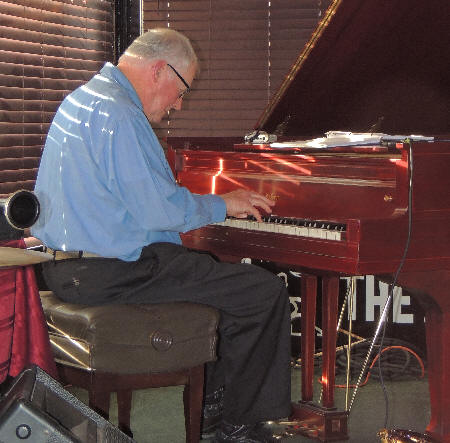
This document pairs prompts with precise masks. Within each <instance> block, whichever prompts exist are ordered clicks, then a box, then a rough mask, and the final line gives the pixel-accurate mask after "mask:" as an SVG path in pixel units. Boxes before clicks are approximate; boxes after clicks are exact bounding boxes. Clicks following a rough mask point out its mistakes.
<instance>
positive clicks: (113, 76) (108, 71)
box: [100, 62, 143, 109]
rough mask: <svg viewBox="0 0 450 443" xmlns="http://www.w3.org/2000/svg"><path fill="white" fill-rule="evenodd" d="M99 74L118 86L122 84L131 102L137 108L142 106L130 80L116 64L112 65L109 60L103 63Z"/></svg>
mask: <svg viewBox="0 0 450 443" xmlns="http://www.w3.org/2000/svg"><path fill="white" fill-rule="evenodd" d="M100 74H101V75H103V76H104V77H106V78H108V79H110V80H113V81H115V82H116V83H118V84H119V85H120V86H122V88H123V89H125V91H126V92H127V94H128V96H129V97H130V99H131V100H132V101H133V103H134V104H135V105H136V106H138V107H139V108H141V109H142V108H143V107H142V103H141V100H140V99H139V97H138V95H137V93H136V90H135V89H134V87H133V85H132V84H131V83H130V81H129V80H128V79H127V77H126V76H125V75H124V74H123V72H122V71H121V70H120V69H119V68H118V67H117V66H114V65H113V64H112V63H110V62H107V63H105V65H104V66H103V68H102V69H101V70H100Z"/></svg>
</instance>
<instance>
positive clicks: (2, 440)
mask: <svg viewBox="0 0 450 443" xmlns="http://www.w3.org/2000/svg"><path fill="white" fill-rule="evenodd" d="M14 442H29V443H91V442H92V443H94V442H98V443H133V442H134V440H133V439H131V438H130V437H128V436H127V435H126V434H124V433H123V432H122V431H120V429H119V428H117V427H116V426H114V425H113V424H111V423H110V422H108V421H107V420H105V419H104V418H103V417H101V416H100V415H98V414H97V413H96V412H94V411H93V410H92V409H90V408H89V407H88V406H86V405H85V404H84V403H83V402H81V401H80V400H78V399H77V398H76V397H74V396H73V395H72V394H71V393H70V392H68V391H67V390H65V389H64V388H63V387H62V386H61V384H60V383H58V382H57V381H56V380H55V379H54V378H52V377H50V376H49V375H48V374H47V373H46V372H45V371H43V370H42V369H41V368H39V367H38V366H31V367H29V368H27V369H25V370H24V371H22V372H21V373H20V374H19V375H18V376H17V377H16V378H14V379H13V380H12V382H11V385H10V386H9V388H8V389H7V390H6V391H5V394H4V395H3V396H2V397H1V398H0V443H14Z"/></svg>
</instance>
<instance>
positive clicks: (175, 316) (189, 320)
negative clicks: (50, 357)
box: [40, 291, 219, 443]
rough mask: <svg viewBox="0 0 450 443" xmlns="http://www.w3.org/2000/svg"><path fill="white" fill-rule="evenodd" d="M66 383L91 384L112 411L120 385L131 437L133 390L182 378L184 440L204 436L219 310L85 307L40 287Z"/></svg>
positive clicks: (100, 407)
mask: <svg viewBox="0 0 450 443" xmlns="http://www.w3.org/2000/svg"><path fill="white" fill-rule="evenodd" d="M40 296H41V301H42V306H43V310H44V313H45V317H46V320H47V324H48V328H49V336H50V342H51V346H52V350H53V354H54V357H55V360H56V362H57V366H58V370H59V375H60V377H61V382H62V383H63V384H70V385H73V386H76V387H80V388H83V389H86V390H87V391H88V394H89V407H90V408H92V409H93V410H95V411H96V412H97V413H99V414H101V415H102V416H103V417H105V418H106V419H108V418H109V403H110V394H111V392H117V403H118V418H119V419H118V421H119V428H120V429H121V430H122V431H124V432H125V433H127V434H128V435H130V436H132V432H131V429H130V411H131V400H132V391H133V390H135V389H147V388H155V387H163V386H177V385H184V386H185V388H184V392H183V401H184V411H185V426H186V442H190V443H194V442H198V441H199V439H200V421H201V412H202V401H203V381H204V365H205V363H206V362H209V361H213V360H215V358H216V353H215V352H216V343H217V332H216V331H217V324H218V321H219V314H218V312H217V311H216V310H215V309H213V308H210V307H207V306H203V305H197V304H193V303H164V304H140V305H104V306H87V305H77V304H70V303H65V302H63V301H61V300H60V299H58V298H57V297H56V296H54V295H53V293H52V292H50V291H42V292H40Z"/></svg>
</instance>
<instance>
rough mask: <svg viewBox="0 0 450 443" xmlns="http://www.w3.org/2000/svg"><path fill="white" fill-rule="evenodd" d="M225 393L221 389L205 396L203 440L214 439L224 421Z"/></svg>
mask: <svg viewBox="0 0 450 443" xmlns="http://www.w3.org/2000/svg"><path fill="white" fill-rule="evenodd" d="M223 391H224V388H223V387H222V388H220V389H218V390H217V391H215V392H213V393H212V394H208V395H205V399H204V401H203V414H202V431H201V433H202V439H203V440H208V439H210V438H212V437H214V434H215V433H216V429H217V428H218V426H219V425H220V423H221V421H222V413H223Z"/></svg>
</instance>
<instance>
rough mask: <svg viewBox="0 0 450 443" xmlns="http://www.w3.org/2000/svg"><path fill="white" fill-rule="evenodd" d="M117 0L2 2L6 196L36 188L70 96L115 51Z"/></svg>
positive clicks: (1, 161) (0, 156) (1, 187)
mask: <svg viewBox="0 0 450 443" xmlns="http://www.w3.org/2000/svg"><path fill="white" fill-rule="evenodd" d="M113 13H114V2H113V0H12V1H9V0H5V1H2V0H0V104H1V106H0V115H1V118H0V196H5V195H8V194H10V193H12V192H14V191H16V190H17V189H29V190H31V189H33V187H34V181H35V178H36V174H37V168H38V166H39V159H40V156H41V153H42V149H43V145H44V143H45V138H46V134H47V131H48V128H49V126H50V123H51V121H52V119H53V115H54V113H55V111H56V109H57V108H58V106H59V104H60V102H61V101H62V100H63V98H64V97H65V96H66V95H67V94H68V93H69V92H71V91H72V90H73V89H75V88H76V87H78V86H79V85H81V84H83V83H85V82H86V81H87V80H89V79H90V78H91V77H92V76H93V75H94V74H95V72H97V71H98V70H99V69H100V68H101V66H102V65H103V63H104V62H105V61H112V60H113V54H114V32H113Z"/></svg>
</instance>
